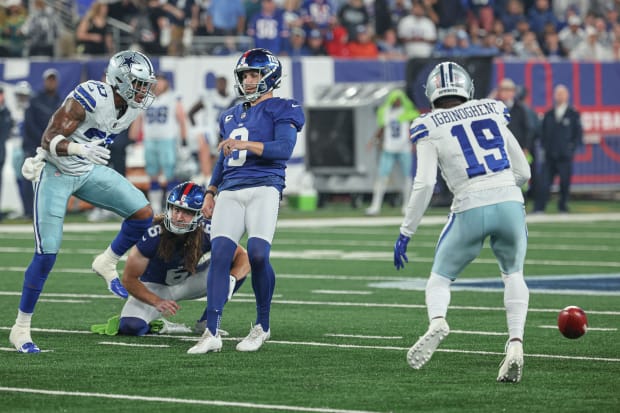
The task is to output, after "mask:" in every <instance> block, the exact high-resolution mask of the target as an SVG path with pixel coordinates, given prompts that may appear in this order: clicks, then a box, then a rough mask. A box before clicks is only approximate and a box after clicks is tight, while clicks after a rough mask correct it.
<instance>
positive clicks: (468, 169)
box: [411, 99, 529, 212]
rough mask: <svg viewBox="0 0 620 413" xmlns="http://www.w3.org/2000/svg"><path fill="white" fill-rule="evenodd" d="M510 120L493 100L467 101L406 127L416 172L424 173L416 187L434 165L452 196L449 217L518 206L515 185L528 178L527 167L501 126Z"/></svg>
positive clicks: (432, 171) (518, 192)
mask: <svg viewBox="0 0 620 413" xmlns="http://www.w3.org/2000/svg"><path fill="white" fill-rule="evenodd" d="M509 121H510V114H509V112H508V109H507V108H506V106H505V105H504V104H503V103H502V102H500V101H497V100H492V99H481V100H471V101H468V102H465V103H463V104H462V105H459V106H456V107H453V108H450V109H435V110H433V111H432V112H430V113H427V114H425V115H423V116H420V117H418V118H417V119H416V120H415V121H414V122H413V124H412V125H411V139H412V141H413V142H414V143H417V149H418V151H417V154H418V162H419V163H418V168H420V165H422V168H424V169H425V170H424V171H418V173H417V174H416V181H417V184H418V185H419V186H420V184H421V182H420V180H424V179H426V181H427V182H426V184H428V183H431V182H428V181H430V179H431V178H430V177H432V176H434V175H436V170H437V166H438V165H439V167H440V169H441V173H442V176H443V177H444V179H445V181H446V183H447V185H448V187H449V188H450V191H451V192H452V193H453V194H454V201H453V204H452V211H454V212H460V211H464V210H467V209H471V208H475V207H478V206H483V205H491V204H495V203H498V202H503V201H510V200H514V201H519V202H523V195H522V193H521V189H520V188H519V187H518V186H517V185H521V184H522V183H523V182H517V181H521V180H522V179H521V178H520V177H523V176H527V177H529V165H528V164H527V161H526V160H525V157H524V156H523V152H522V150H521V148H520V147H519V144H518V142H517V140H516V138H515V137H514V135H513V134H512V133H511V132H510V131H509V130H508V127H507V126H506V125H507V124H508V122H509ZM422 157H424V159H421V158H422ZM418 176H419V177H418ZM515 176H516V177H517V179H515ZM424 177H426V178H424ZM434 182H435V181H434V180H433V181H432V183H431V184H434ZM415 187H416V185H414V190H415Z"/></svg>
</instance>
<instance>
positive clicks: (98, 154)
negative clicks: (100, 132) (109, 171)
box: [67, 138, 110, 165]
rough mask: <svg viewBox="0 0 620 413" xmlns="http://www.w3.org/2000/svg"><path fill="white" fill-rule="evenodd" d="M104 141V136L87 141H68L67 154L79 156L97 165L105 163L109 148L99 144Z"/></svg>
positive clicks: (108, 155) (108, 157)
mask: <svg viewBox="0 0 620 413" xmlns="http://www.w3.org/2000/svg"><path fill="white" fill-rule="evenodd" d="M104 142H105V139H104V138H103V139H97V140H96V141H92V142H89V143H77V142H70V143H69V146H68V147H67V153H68V154H69V155H78V156H81V157H83V158H86V159H88V160H89V161H91V162H92V163H95V164H98V165H107V163H108V160H109V159H110V150H109V149H108V148H105V147H103V146H99V145H101V144H102V143H104Z"/></svg>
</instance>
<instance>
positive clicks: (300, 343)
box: [0, 327, 620, 411]
mask: <svg viewBox="0 0 620 413" xmlns="http://www.w3.org/2000/svg"><path fill="white" fill-rule="evenodd" d="M0 330H10V328H9V327H0ZM32 330H33V331H45V332H51V333H69V334H92V333H91V332H90V331H80V330H59V329H45V328H33V329H32ZM145 337H150V336H145ZM157 337H168V338H176V339H179V340H181V341H197V340H198V337H190V336H178V335H176V336H173V335H160V336H157ZM224 340H230V341H233V340H237V341H239V340H241V337H234V338H225V339H224ZM266 343H271V344H284V345H290V346H311V347H335V348H357V349H368V350H397V351H405V350H409V347H393V346H369V345H361V344H335V343H319V342H315V341H283V340H268V341H266ZM154 347H156V346H154ZM11 350H13V349H11ZM437 351H440V352H445V353H463V354H481V355H503V354H504V353H500V352H491V351H482V350H459V349H437ZM525 356H530V357H538V358H552V359H567V360H590V361H611V362H619V363H620V358H605V357H585V356H564V355H557V354H525ZM330 411H331V410H330Z"/></svg>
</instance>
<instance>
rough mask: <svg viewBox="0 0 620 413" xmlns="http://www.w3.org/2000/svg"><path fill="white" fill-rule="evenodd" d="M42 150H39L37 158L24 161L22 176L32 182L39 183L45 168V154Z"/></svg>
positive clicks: (33, 157)
mask: <svg viewBox="0 0 620 413" xmlns="http://www.w3.org/2000/svg"><path fill="white" fill-rule="evenodd" d="M44 152H45V151H44V150H43V149H42V148H37V154H36V155H35V156H32V157H29V158H26V159H24V164H23V165H22V175H23V176H24V178H26V179H27V180H29V181H31V182H39V177H40V176H41V171H42V170H43V167H45V154H44Z"/></svg>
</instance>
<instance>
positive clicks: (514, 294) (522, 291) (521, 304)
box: [502, 272, 530, 341]
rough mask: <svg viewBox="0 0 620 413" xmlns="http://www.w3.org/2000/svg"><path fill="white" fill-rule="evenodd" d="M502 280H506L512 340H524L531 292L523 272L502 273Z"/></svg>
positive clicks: (506, 304)
mask: <svg viewBox="0 0 620 413" xmlns="http://www.w3.org/2000/svg"><path fill="white" fill-rule="evenodd" d="M502 280H503V281H504V306H505V307H506V322H507V323H508V336H509V338H510V339H511V340H512V339H519V340H521V341H523V330H524V329H525V318H526V316H527V308H528V304H529V297H530V292H529V290H528V288H527V285H526V284H525V280H524V279H523V273H522V272H515V273H512V274H502Z"/></svg>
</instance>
